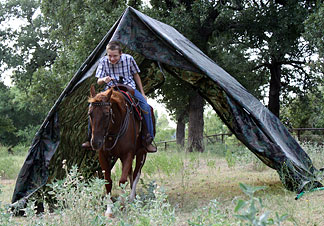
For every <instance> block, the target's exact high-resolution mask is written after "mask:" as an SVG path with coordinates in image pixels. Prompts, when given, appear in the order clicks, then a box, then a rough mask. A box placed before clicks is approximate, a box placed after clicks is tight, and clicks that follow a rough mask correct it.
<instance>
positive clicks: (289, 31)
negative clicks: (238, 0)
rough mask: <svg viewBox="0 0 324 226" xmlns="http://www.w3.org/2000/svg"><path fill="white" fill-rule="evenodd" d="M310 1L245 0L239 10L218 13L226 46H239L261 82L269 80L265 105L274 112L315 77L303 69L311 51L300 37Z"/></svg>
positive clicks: (315, 81)
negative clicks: (251, 63)
mask: <svg viewBox="0 0 324 226" xmlns="http://www.w3.org/2000/svg"><path fill="white" fill-rule="evenodd" d="M314 2H315V1H292V0H289V1H276V0H270V1H248V0H247V1H244V8H242V9H241V10H240V11H239V13H236V14H233V13H227V14H222V15H223V16H224V17H223V18H222V19H221V21H222V23H220V24H222V27H221V28H219V31H222V33H223V34H222V35H223V37H224V36H225V35H226V36H227V37H229V38H228V39H227V40H230V39H232V41H231V44H230V46H229V48H233V47H235V48H238V49H240V50H241V51H242V52H243V53H244V55H245V56H246V57H247V58H248V59H250V60H251V61H253V62H254V64H255V67H254V68H253V71H254V72H255V73H256V74H258V75H260V76H264V78H262V79H261V81H262V82H261V84H262V83H263V82H264V81H268V82H269V85H268V89H269V95H268V99H269V104H268V108H269V110H270V111H272V112H273V113H274V114H275V115H277V116H279V115H280V101H282V100H285V99H289V96H288V95H289V94H290V93H299V92H302V91H304V90H309V89H312V88H313V87H314V84H316V83H317V77H316V76H314V74H313V73H311V72H309V71H307V70H306V69H305V66H306V65H307V62H309V60H310V56H311V55H312V54H313V52H312V51H310V49H309V48H308V43H307V42H305V41H304V40H303V39H302V34H303V32H304V24H303V22H304V20H305V18H307V17H308V16H309V14H310V13H311V10H312V8H313V7H314V5H315V3H314ZM225 48H226V47H225ZM226 49H227V48H226ZM252 59H253V60H252ZM281 95H282V96H281Z"/></svg>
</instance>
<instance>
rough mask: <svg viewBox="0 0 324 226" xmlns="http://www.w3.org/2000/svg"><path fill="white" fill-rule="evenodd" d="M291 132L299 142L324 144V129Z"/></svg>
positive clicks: (292, 130) (293, 130)
mask: <svg viewBox="0 0 324 226" xmlns="http://www.w3.org/2000/svg"><path fill="white" fill-rule="evenodd" d="M289 131H290V133H291V134H292V135H293V136H295V138H297V139H298V140H299V141H302V142H305V141H306V142H313V143H318V144H324V128H292V129H290V130H289Z"/></svg>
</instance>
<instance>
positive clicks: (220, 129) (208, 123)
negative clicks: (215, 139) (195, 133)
mask: <svg viewBox="0 0 324 226" xmlns="http://www.w3.org/2000/svg"><path fill="white" fill-rule="evenodd" d="M204 122H205V123H204V134H205V135H214V134H221V133H228V132H229V131H228V128H227V127H226V125H225V124H224V123H223V122H222V120H221V119H220V118H219V117H218V116H217V114H216V113H215V112H214V111H213V110H207V111H205V114H204Z"/></svg>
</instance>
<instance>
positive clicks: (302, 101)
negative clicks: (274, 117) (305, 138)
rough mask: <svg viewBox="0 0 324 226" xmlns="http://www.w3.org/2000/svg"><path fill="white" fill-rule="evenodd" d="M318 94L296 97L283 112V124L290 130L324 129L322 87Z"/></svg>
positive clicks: (323, 93)
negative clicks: (290, 128)
mask: <svg viewBox="0 0 324 226" xmlns="http://www.w3.org/2000/svg"><path fill="white" fill-rule="evenodd" d="M318 91H319V92H307V93H305V94H300V95H298V96H297V97H296V98H295V99H293V100H292V101H291V102H290V104H289V105H287V106H285V108H284V110H283V118H284V119H286V120H285V123H286V124H287V125H288V126H289V127H292V128H324V105H323V104H321V103H324V87H323V86H322V87H319V89H318Z"/></svg>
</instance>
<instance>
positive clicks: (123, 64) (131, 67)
mask: <svg viewBox="0 0 324 226" xmlns="http://www.w3.org/2000/svg"><path fill="white" fill-rule="evenodd" d="M139 72H140V69H139V68H138V66H137V64H136V62H135V60H134V58H133V57H132V56H131V55H129V54H124V53H123V54H122V55H121V57H120V59H119V61H118V62H117V63H116V64H112V63H110V62H109V60H108V56H104V57H103V58H101V60H100V62H99V65H98V68H97V72H96V77H97V78H104V77H106V76H110V77H111V78H112V79H115V80H116V81H117V82H119V83H122V84H125V85H129V86H130V87H132V88H133V89H136V84H135V81H134V77H133V75H134V74H136V73H139ZM113 85H114V83H113V82H112V81H110V82H108V83H107V85H106V87H105V89H108V88H109V87H111V86H113Z"/></svg>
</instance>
